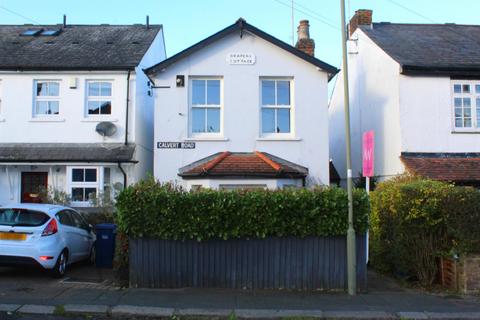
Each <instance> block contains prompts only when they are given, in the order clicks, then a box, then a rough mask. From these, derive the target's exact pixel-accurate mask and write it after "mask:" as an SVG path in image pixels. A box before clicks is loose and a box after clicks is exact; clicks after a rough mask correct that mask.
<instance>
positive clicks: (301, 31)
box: [295, 20, 315, 56]
mask: <svg viewBox="0 0 480 320" xmlns="http://www.w3.org/2000/svg"><path fill="white" fill-rule="evenodd" d="M295 47H296V48H297V49H298V50H302V51H303V52H305V53H306V54H308V55H311V56H313V55H314V54H315V41H313V39H311V38H310V24H309V23H308V20H301V21H300V24H299V25H298V28H297V44H296V45H295Z"/></svg>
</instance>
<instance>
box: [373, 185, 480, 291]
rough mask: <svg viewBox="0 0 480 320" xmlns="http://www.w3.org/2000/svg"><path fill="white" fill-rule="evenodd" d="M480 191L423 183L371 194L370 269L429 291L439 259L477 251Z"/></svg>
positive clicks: (383, 188)
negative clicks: (412, 281)
mask: <svg viewBox="0 0 480 320" xmlns="http://www.w3.org/2000/svg"><path fill="white" fill-rule="evenodd" d="M479 203H480V191H478V190H476V189H473V188H469V187H456V186H454V185H452V184H449V183H444V182H439V181H432V180H428V179H423V178H420V177H412V176H402V177H398V178H394V179H391V180H388V181H386V182H383V183H380V184H379V185H378V186H377V189H376V190H375V191H374V192H372V193H371V205H372V216H371V232H370V247H371V250H370V252H371V259H370V261H371V263H372V264H373V265H374V266H375V268H376V269H378V270H380V271H384V272H388V273H393V274H397V275H403V276H406V277H410V276H415V277H416V278H418V280H419V281H420V282H421V283H422V284H423V285H424V286H427V287H428V286H430V285H431V284H432V283H433V281H434V280H435V277H436V274H437V258H438V257H440V256H447V255H448V256H451V255H452V254H467V253H469V252H474V251H476V250H478V249H479V247H478V245H479V242H478V239H479V236H480V227H479V224H478V219H479V218H480V208H479V205H478V204H479Z"/></svg>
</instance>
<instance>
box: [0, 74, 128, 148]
mask: <svg viewBox="0 0 480 320" xmlns="http://www.w3.org/2000/svg"><path fill="white" fill-rule="evenodd" d="M126 75H127V73H126V71H122V72H115V73H112V72H109V73H105V72H75V73H73V72H72V73H64V72H62V73H58V72H57V73H51V72H41V73H39V72H37V73H30V72H8V73H6V72H1V73H0V79H2V118H4V121H3V122H0V143H27V142H28V143H36V142H38V143H42V142H43V143H62V142H63V143H94V142H105V143H110V142H123V141H124V134H125V103H126ZM72 77H74V78H76V79H77V88H76V89H70V88H69V80H70V78H72ZM134 78H135V77H133V79H134ZM97 79H98V80H110V81H112V82H113V85H112V95H113V99H112V114H111V115H103V116H96V117H95V118H93V117H88V116H87V115H86V81H87V80H97ZM35 80H58V81H60V98H59V100H60V114H59V115H58V116H50V117H46V116H44V117H41V118H40V117H38V118H35V117H33V105H34V81H35ZM134 103H135V101H134V100H133V102H132V104H134ZM100 121H111V122H113V123H114V124H115V125H116V126H117V133H116V134H115V135H114V136H112V137H108V138H103V137H102V136H100V135H99V134H98V133H97V132H95V126H96V125H97V124H98V123H99V122H100ZM131 139H134V136H133V135H132V137H131Z"/></svg>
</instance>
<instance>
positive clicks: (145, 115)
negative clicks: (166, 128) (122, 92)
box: [128, 29, 166, 184]
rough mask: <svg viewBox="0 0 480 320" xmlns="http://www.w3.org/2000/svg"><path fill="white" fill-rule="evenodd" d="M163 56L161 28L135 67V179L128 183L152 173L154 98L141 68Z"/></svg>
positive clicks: (163, 47) (158, 60)
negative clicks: (136, 161)
mask: <svg viewBox="0 0 480 320" xmlns="http://www.w3.org/2000/svg"><path fill="white" fill-rule="evenodd" d="M165 57H166V53H165V43H164V38H163V29H162V30H161V31H160V32H159V33H158V35H157V37H156V38H155V40H154V41H153V42H152V44H151V45H150V48H149V49H148V51H147V52H146V53H145V56H144V57H143V59H142V61H140V64H139V65H138V67H137V68H135V71H136V81H135V82H134V83H133V84H134V85H135V93H134V94H135V101H136V103H135V105H134V108H135V112H134V113H133V114H132V116H133V118H134V119H135V121H134V123H135V124H134V128H132V129H133V130H134V131H135V143H136V145H137V147H136V148H137V149H136V152H135V155H136V159H137V160H138V163H137V164H136V165H135V174H134V179H135V180H134V181H128V184H131V183H134V182H137V181H138V180H140V179H143V178H146V177H147V175H149V174H152V175H153V149H154V142H153V125H154V121H153V119H154V98H153V93H152V90H151V89H150V88H149V86H148V81H149V79H148V78H147V76H146V75H145V73H144V72H143V70H142V69H145V68H148V67H151V66H152V65H154V64H157V63H159V62H160V61H163V60H164V59H165ZM149 91H150V95H149ZM129 131H130V130H129Z"/></svg>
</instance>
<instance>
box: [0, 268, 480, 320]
mask: <svg viewBox="0 0 480 320" xmlns="http://www.w3.org/2000/svg"><path fill="white" fill-rule="evenodd" d="M112 283H113V282H112V273H111V271H110V270H106V269H95V268H92V267H85V266H76V267H73V268H72V269H71V270H70V271H69V273H68V277H67V278H64V279H61V280H58V279H52V278H50V277H49V276H48V275H46V274H45V273H43V272H40V271H34V270H27V269H8V268H0V312H2V311H3V312H8V311H10V312H17V313H20V314H64V313H69V314H70V313H75V314H95V315H96V317H99V319H101V318H102V315H103V316H106V315H109V316H111V315H113V316H120V315H134V314H135V315H139V316H164V317H170V316H171V315H173V314H175V315H177V316H193V315H195V316H199V315H203V316H205V317H207V318H209V317H227V316H228V315H230V314H231V313H232V311H234V312H235V314H236V315H237V317H239V318H240V317H241V318H282V317H293V316H304V317H317V318H322V317H323V318H335V319H339V318H341V319H359V318H363V319H392V318H397V319H398V318H404V319H408V318H411V319H480V298H478V297H461V296H452V295H450V296H448V295H447V296H439V295H431V294H426V293H423V292H421V291H416V290H412V289H405V288H402V287H400V286H399V285H398V284H396V283H395V282H394V281H392V280H390V279H388V278H384V277H380V276H378V275H375V274H373V273H370V275H369V291H368V292H366V293H362V294H358V295H356V296H354V297H351V296H348V295H346V294H344V293H339V292H337V293H334V292H332V293H325V292H302V291H290V290H276V291H274V290H226V289H192V288H185V289H135V288H129V289H126V288H119V287H115V286H114V285H113V284H112ZM0 315H1V314H0ZM3 317H6V315H5V314H3ZM52 319H54V318H52ZM69 319H71V318H69ZM0 320H3V318H2V316H0Z"/></svg>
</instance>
